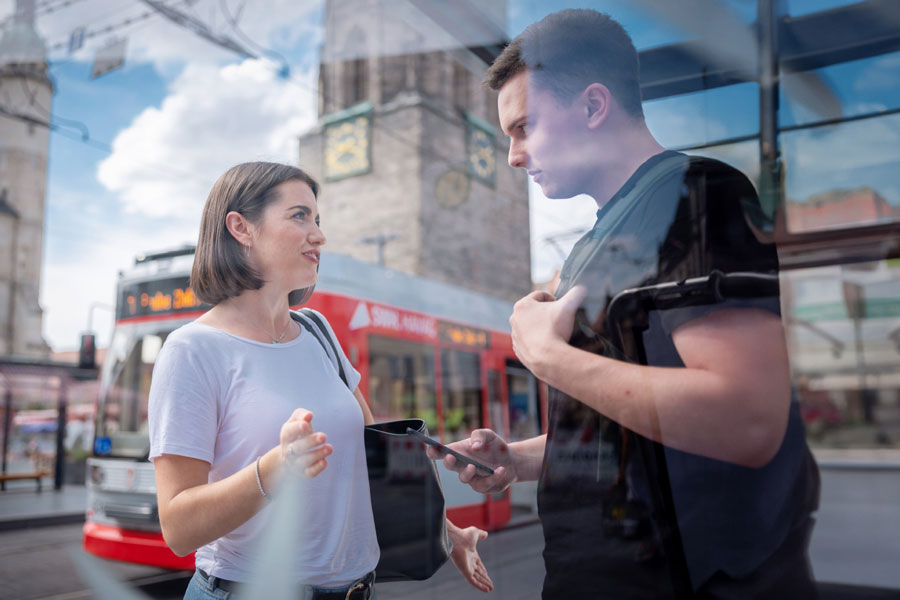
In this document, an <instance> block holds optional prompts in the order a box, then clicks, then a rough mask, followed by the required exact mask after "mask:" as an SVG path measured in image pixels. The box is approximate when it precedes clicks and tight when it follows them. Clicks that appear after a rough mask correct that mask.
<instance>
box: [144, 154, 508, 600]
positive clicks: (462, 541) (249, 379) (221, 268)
mask: <svg viewBox="0 0 900 600" xmlns="http://www.w3.org/2000/svg"><path fill="white" fill-rule="evenodd" d="M317 193H318V184H317V183H316V182H315V181H314V180H313V179H312V178H311V177H310V176H309V175H307V174H306V173H304V172H303V171H302V170H300V169H297V168H295V167H291V166H286V165H278V164H272V163H247V164H241V165H237V166H235V167H233V168H231V169H230V170H228V171H227V172H226V173H225V174H224V175H222V177H220V178H219V180H218V181H217V182H216V183H215V185H214V186H213V188H212V190H211V191H210V194H209V198H208V199H207V202H206V206H205V208H204V211H203V218H202V221H201V224H200V238H199V242H198V244H197V250H196V254H195V257H194V267H193V271H192V273H191V287H192V288H193V290H194V293H195V294H196V295H197V296H198V297H199V298H200V299H201V300H203V301H204V302H206V303H208V304H212V305H213V308H212V309H210V310H209V311H208V312H206V313H205V314H203V316H201V317H200V318H198V319H197V320H196V321H194V322H192V323H189V324H187V325H185V326H183V327H181V328H179V329H178V330H176V331H174V332H172V334H171V335H170V336H169V338H168V339H167V340H166V343H165V345H164V347H163V349H162V350H161V352H160V354H159V357H158V359H157V362H156V365H155V368H154V374H153V383H152V386H151V389H150V419H149V420H150V439H151V453H150V458H151V460H153V462H154V466H155V471H156V486H157V497H158V504H159V518H160V524H161V526H162V531H163V536H164V537H165V540H166V542H167V543H168V545H169V546H170V547H171V548H172V550H173V551H174V552H175V553H176V554H178V555H181V556H184V555H186V554H188V553H190V552H193V551H194V550H197V554H196V564H197V571H196V573H195V574H194V577H193V579H192V580H191V583H190V585H189V586H188V591H187V594H186V595H185V598H191V599H193V598H214V597H215V598H218V597H221V596H222V592H221V591H220V589H221V590H225V591H231V589H233V588H235V587H236V586H237V584H238V582H245V581H248V580H249V578H250V573H251V569H252V566H253V565H252V556H253V554H254V552H255V551H256V549H257V547H258V546H259V545H260V538H261V534H262V529H263V525H264V521H265V516H266V513H267V511H266V510H265V507H266V505H267V502H268V500H269V499H270V498H271V496H272V495H273V494H275V493H277V491H278V488H279V484H280V481H281V479H282V477H283V476H284V474H285V473H287V472H293V473H296V474H299V475H301V476H303V477H306V478H308V479H309V482H308V484H307V485H306V487H305V488H304V493H306V494H307V497H306V501H308V502H310V503H311V506H310V508H314V510H306V511H302V512H303V514H301V516H300V517H299V518H300V520H301V523H300V526H301V527H302V531H303V534H304V535H305V536H309V537H308V538H306V539H309V540H315V543H314V544H313V543H311V544H307V545H306V546H305V547H304V548H303V549H301V550H299V551H298V556H297V557H296V560H295V564H296V572H297V579H298V580H299V581H300V583H301V584H303V585H304V586H306V589H305V590H304V591H303V594H304V596H302V597H312V598H331V597H341V598H343V597H345V596H346V595H347V592H348V590H351V588H353V589H355V590H357V591H355V592H353V594H352V595H349V596H348V597H350V598H368V597H370V593H371V591H372V589H373V588H372V585H373V581H374V574H373V569H374V568H375V565H376V564H377V562H378V557H379V551H378V544H377V540H376V537H375V527H374V523H373V521H372V510H371V504H370V499H369V491H368V475H367V469H366V461H365V451H364V445H363V436H362V431H361V430H362V427H363V424H364V423H365V424H370V423H372V422H373V418H372V413H371V411H370V410H369V408H368V405H367V404H366V401H365V399H364V398H363V396H362V393H361V392H360V390H359V389H358V388H357V387H356V386H357V385H358V383H359V379H360V376H359V373H357V372H356V370H355V369H354V368H353V367H352V366H351V365H350V363H349V361H347V359H346V357H345V356H343V354H342V356H341V357H340V358H341V360H342V361H343V362H344V371H345V372H346V374H347V379H348V383H349V384H350V386H349V389H354V390H355V391H354V392H352V393H351V392H350V391H349V389H348V387H347V386H345V385H344V383H343V382H342V381H341V380H340V379H339V377H338V376H337V374H336V373H335V370H334V368H333V366H332V364H330V363H329V361H328V357H327V356H326V355H325V354H324V351H323V350H322V348H321V346H320V344H319V343H318V342H317V340H315V339H314V338H313V337H312V336H311V335H309V334H308V333H304V332H303V331H302V330H301V327H300V326H299V325H298V324H297V322H296V321H294V320H293V319H292V318H291V316H290V312H289V310H290V309H289V301H288V295H289V294H290V293H291V292H292V291H293V290H302V291H303V296H304V300H305V299H306V298H307V297H308V295H309V293H311V292H312V288H313V286H314V285H315V282H316V275H317V267H318V264H319V257H320V249H321V247H322V245H323V244H324V243H325V236H324V235H323V233H322V231H321V230H320V229H319V217H318V209H317V201H316V196H317ZM332 334H333V332H332ZM329 463H331V466H330V467H329ZM447 527H448V533H449V534H450V538H451V541H453V543H454V549H453V553H452V555H451V558H452V560H453V562H454V564H455V565H456V566H457V568H459V570H460V572H462V573H463V575H464V576H465V577H466V579H467V580H468V581H469V582H470V583H471V584H472V585H473V586H475V587H477V588H479V589H481V590H483V591H490V590H491V589H492V583H491V581H490V578H489V577H488V575H487V572H486V571H485V569H484V566H483V564H482V563H481V561H480V559H479V557H478V554H477V551H476V548H475V546H476V543H477V541H478V540H479V539H483V538H484V536H486V535H487V534H486V533H485V532H483V531H480V530H478V529H476V528H474V527H469V528H467V529H465V530H460V529H458V528H457V527H455V526H453V525H452V524H451V523H449V522H448V523H447ZM217 588H218V589H217Z"/></svg>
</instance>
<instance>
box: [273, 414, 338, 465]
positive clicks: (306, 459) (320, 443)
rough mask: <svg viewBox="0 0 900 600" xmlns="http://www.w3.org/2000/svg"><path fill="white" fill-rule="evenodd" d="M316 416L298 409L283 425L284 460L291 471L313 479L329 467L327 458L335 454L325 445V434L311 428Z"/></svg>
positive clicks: (282, 450)
mask: <svg viewBox="0 0 900 600" xmlns="http://www.w3.org/2000/svg"><path fill="white" fill-rule="evenodd" d="M312 418H313V414H312V413H311V412H309V411H308V410H305V409H303V408H298V409H297V410H295V411H294V414H292V415H291V418H290V419H288V420H287V422H286V423H285V424H284V425H282V426H281V438H280V439H281V461H282V464H284V466H285V468H286V470H287V471H289V472H293V473H297V474H298V475H302V476H303V477H308V478H310V479H311V478H313V477H315V476H316V475H318V474H319V473H321V472H322V471H324V470H325V467H327V466H328V460H327V457H328V456H329V455H330V454H331V453H332V452H334V448H333V447H332V445H331V444H326V443H325V439H326V438H325V434H324V433H322V432H317V431H315V430H314V429H313V426H312Z"/></svg>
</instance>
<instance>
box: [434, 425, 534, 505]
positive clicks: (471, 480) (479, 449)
mask: <svg viewBox="0 0 900 600" xmlns="http://www.w3.org/2000/svg"><path fill="white" fill-rule="evenodd" d="M447 447H448V448H452V449H453V450H456V451H457V452H459V453H460V454H465V455H466V456H468V457H470V458H473V459H474V460H477V461H478V462H480V463H483V464H485V465H487V466H489V467H491V468H492V469H494V474H493V475H484V473H483V472H481V471H478V469H476V468H475V466H474V465H466V464H464V463H461V462H459V461H457V460H456V457H454V456H452V455H450V454H446V455H445V454H444V453H443V452H441V451H440V450H439V449H437V448H435V447H434V446H429V447H428V449H427V451H426V452H427V453H428V457H429V458H431V459H434V460H438V459H440V458H443V459H444V466H445V467H447V468H448V469H450V470H451V471H456V472H457V473H459V480H460V481H461V482H463V483H467V484H469V485H470V486H471V487H472V489H473V490H475V491H476V492H481V493H482V494H488V493H495V492H502V491H503V490H505V489H506V488H508V487H509V486H510V484H512V483H514V482H515V481H517V480H518V476H517V470H516V465H515V460H514V459H515V457H513V456H512V453H511V452H510V450H509V444H507V443H506V440H504V439H503V438H501V437H500V436H499V435H497V434H496V433H494V432H493V431H491V430H490V429H476V430H475V431H473V432H472V436H471V437H469V438H468V439H465V440H460V441H458V442H454V443H452V444H448V446H447Z"/></svg>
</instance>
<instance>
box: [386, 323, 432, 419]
mask: <svg viewBox="0 0 900 600" xmlns="http://www.w3.org/2000/svg"><path fill="white" fill-rule="evenodd" d="M369 402H370V405H371V407H372V413H373V414H374V416H375V421H376V422H382V421H392V420H396V419H408V418H413V417H415V418H419V419H422V420H424V421H425V423H426V425H428V430H429V431H432V432H437V430H438V426H437V413H436V411H435V400H434V352H433V351H432V349H431V348H430V347H429V346H427V345H425V344H418V343H416V342H408V341H404V340H394V339H389V338H383V337H379V336H374V335H373V336H371V337H370V338H369Z"/></svg>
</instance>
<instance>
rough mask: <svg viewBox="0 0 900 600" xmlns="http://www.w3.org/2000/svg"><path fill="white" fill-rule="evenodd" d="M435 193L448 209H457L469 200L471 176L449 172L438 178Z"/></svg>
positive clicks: (442, 204)
mask: <svg viewBox="0 0 900 600" xmlns="http://www.w3.org/2000/svg"><path fill="white" fill-rule="evenodd" d="M434 193H435V195H436V196H437V201H438V202H439V203H440V204H441V206H444V207H446V208H456V207H457V206H459V205H460V204H462V203H463V202H465V201H466V200H468V199H469V176H468V175H466V174H465V173H460V172H459V171H447V172H446V173H444V174H443V175H441V176H440V177H438V180H437V182H436V183H435V187H434Z"/></svg>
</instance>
